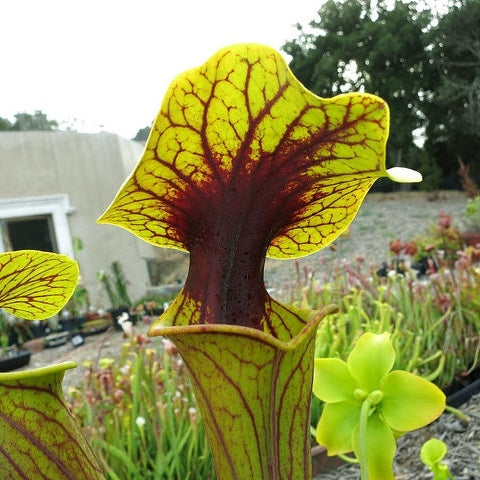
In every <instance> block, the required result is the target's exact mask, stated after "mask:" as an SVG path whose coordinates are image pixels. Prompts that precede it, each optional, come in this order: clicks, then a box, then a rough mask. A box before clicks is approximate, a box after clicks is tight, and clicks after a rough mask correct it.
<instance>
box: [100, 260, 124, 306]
mask: <svg viewBox="0 0 480 480" xmlns="http://www.w3.org/2000/svg"><path fill="white" fill-rule="evenodd" d="M97 278H98V281H99V282H100V284H101V285H102V287H103V288H104V289H105V292H106V293H107V296H108V299H109V300H110V304H111V307H112V308H118V307H123V306H132V305H133V303H132V300H131V298H130V295H129V293H128V281H127V279H126V278H125V274H124V272H123V268H122V265H121V263H120V262H118V261H114V262H112V264H111V265H110V273H109V272H104V271H103V270H102V271H100V272H98V273H97Z"/></svg>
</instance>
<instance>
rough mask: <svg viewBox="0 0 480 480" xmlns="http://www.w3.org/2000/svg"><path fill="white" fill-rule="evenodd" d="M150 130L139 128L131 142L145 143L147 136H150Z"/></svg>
mask: <svg viewBox="0 0 480 480" xmlns="http://www.w3.org/2000/svg"><path fill="white" fill-rule="evenodd" d="M151 128H152V127H151V126H150V127H143V128H141V129H140V130H138V132H137V133H136V135H135V136H134V137H133V138H132V140H134V141H136V142H146V141H147V138H148V135H150V130H151Z"/></svg>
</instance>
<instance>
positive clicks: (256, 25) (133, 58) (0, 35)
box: [0, 0, 323, 138]
mask: <svg viewBox="0 0 480 480" xmlns="http://www.w3.org/2000/svg"><path fill="white" fill-rule="evenodd" d="M322 3H323V0H236V1H230V0H168V1H167V0H5V1H2V2H0V45H1V56H0V58H1V61H0V66H1V67H0V68H1V76H0V117H3V118H8V119H9V120H11V121H13V120H14V117H13V116H14V114H16V113H19V112H27V113H34V111H35V110H41V111H42V112H43V113H45V114H47V115H48V118H49V119H54V120H57V121H59V122H60V123H61V127H62V128H66V127H68V126H70V127H71V128H73V129H75V130H78V131H83V132H99V131H107V132H111V133H116V134H118V135H121V136H122V137H125V138H132V137H134V136H135V134H136V133H137V131H138V130H139V129H140V128H143V127H145V126H148V125H150V124H151V123H152V121H153V120H154V118H155V116H156V114H157V112H158V110H159V109H160V105H161V102H162V100H163V97H164V94H165V92H166V90H167V88H168V86H169V84H170V82H171V81H172V80H173V79H174V78H175V77H176V76H177V75H178V74H180V73H182V72H183V71H185V70H188V69H190V68H193V67H196V66H198V65H201V64H202V63H204V62H205V61H206V60H207V59H208V58H209V57H210V56H211V55H212V54H214V53H215V52H216V51H217V50H218V49H219V48H222V47H225V46H228V45H231V44H235V43H244V42H255V43H262V44H265V45H269V46H271V47H274V48H276V49H278V50H280V48H281V46H282V45H283V44H284V43H285V42H286V41H287V40H291V39H293V38H296V37H297V35H298V31H297V30H296V29H295V27H294V26H295V25H296V24H297V23H300V24H302V25H304V26H307V24H308V22H309V21H310V20H313V19H314V18H316V12H317V11H318V10H319V8H320V6H321V5H322ZM287 60H288V59H287ZM62 122H63V123H62Z"/></svg>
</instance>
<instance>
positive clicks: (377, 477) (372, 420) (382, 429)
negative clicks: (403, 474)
mask: <svg viewBox="0 0 480 480" xmlns="http://www.w3.org/2000/svg"><path fill="white" fill-rule="evenodd" d="M366 436H367V438H366V443H367V469H368V480H393V478H394V477H393V457H394V456H395V450H396V443H395V437H394V435H393V432H392V430H391V429H390V428H389V427H388V425H386V424H385V422H383V421H382V419H381V418H380V417H379V416H378V414H377V413H374V414H373V415H371V416H370V417H369V419H368V422H367V433H366ZM359 441H360V440H359V438H358V429H356V432H355V435H354V442H353V443H354V446H355V455H356V456H357V458H358V457H359Z"/></svg>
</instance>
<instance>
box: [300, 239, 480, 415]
mask: <svg viewBox="0 0 480 480" xmlns="http://www.w3.org/2000/svg"><path fill="white" fill-rule="evenodd" d="M475 258H476V257H475V251H474V250H472V249H471V248H469V249H467V250H465V251H464V252H462V253H461V254H460V255H459V257H458V259H457V261H456V262H455V263H454V264H452V263H448V264H447V263H446V262H445V263H442V260H441V258H440V257H437V262H438V264H437V269H436V271H432V272H431V274H429V276H428V277H425V279H419V280H417V279H416V278H415V277H416V274H415V273H414V272H413V271H411V270H408V271H406V272H404V274H399V273H397V272H396V271H395V270H394V269H393V267H392V270H391V274H390V275H388V276H387V277H385V278H384V277H379V276H378V275H377V273H376V267H375V268H371V269H370V268H368V267H366V266H365V265H363V264H362V263H357V264H355V265H351V264H349V263H342V264H338V263H334V264H332V265H329V266H328V268H326V269H325V270H326V271H325V273H324V275H322V276H319V277H315V276H314V275H313V274H311V275H307V276H306V277H305V278H304V279H303V280H302V279H301V278H300V276H299V278H298V279H297V285H296V287H295V288H294V290H293V291H292V292H291V295H292V296H291V301H292V302H293V303H294V304H295V305H298V306H302V307H304V308H313V309H316V308H321V307H322V306H324V305H328V304H332V303H333V304H337V305H338V306H339V311H338V312H337V313H334V314H331V315H329V316H327V317H326V318H325V319H324V320H323V321H322V322H321V323H320V326H319V328H318V332H317V343H316V353H315V356H316V357H321V358H328V357H335V358H341V359H346V358H347V356H348V355H349V353H350V351H351V348H352V345H353V344H354V342H355V341H356V340H357V339H358V337H359V336H360V335H361V334H362V333H363V332H372V333H381V332H384V331H388V332H390V333H391V338H392V342H393V345H394V348H395V351H396V352H397V356H396V361H395V368H397V369H401V370H406V371H409V372H412V373H416V374H419V375H421V376H423V377H424V378H427V379H429V380H432V381H434V382H435V383H436V384H437V385H438V386H440V387H441V388H442V389H446V388H448V386H449V385H451V384H452V383H453V382H454V381H455V380H461V378H462V376H463V375H466V374H468V372H470V371H472V370H473V369H474V368H476V367H477V366H478V365H480V313H479V312H480V303H479V300H478V299H479V298H480V274H479V272H478V270H477V268H476V266H475ZM452 267H453V268H452ZM314 420H315V419H313V420H312V421H314Z"/></svg>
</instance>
